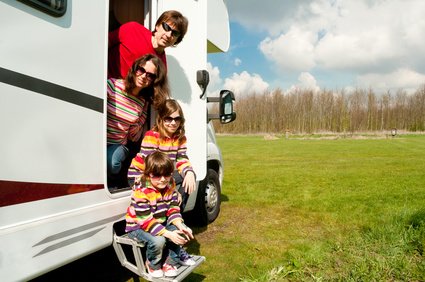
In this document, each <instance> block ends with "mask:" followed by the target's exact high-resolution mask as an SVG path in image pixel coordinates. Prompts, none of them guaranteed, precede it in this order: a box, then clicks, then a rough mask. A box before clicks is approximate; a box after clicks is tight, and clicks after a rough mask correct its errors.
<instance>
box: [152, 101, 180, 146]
mask: <svg viewBox="0 0 425 282" xmlns="http://www.w3.org/2000/svg"><path fill="white" fill-rule="evenodd" d="M175 111H178V112H179V116H180V117H181V121H180V124H179V127H178V128H177V130H176V132H175V133H174V136H177V137H178V140H179V141H180V140H181V139H182V138H183V137H184V136H185V130H184V122H185V118H184V114H183V110H182V108H181V107H180V104H179V103H178V102H177V101H176V100H174V99H168V100H166V101H165V103H164V104H163V105H162V107H161V108H160V109H159V110H158V115H157V116H156V123H155V126H154V127H153V128H152V129H153V130H154V131H157V132H159V135H160V136H161V138H164V137H165V136H166V135H167V131H166V130H165V126H164V119H165V118H166V117H169V116H170V115H172V114H173V113H174V112H175Z"/></svg>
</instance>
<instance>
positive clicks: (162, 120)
mask: <svg viewBox="0 0 425 282" xmlns="http://www.w3.org/2000/svg"><path fill="white" fill-rule="evenodd" d="M184 122H185V119H184V115H183V110H182V108H181V107H180V105H179V103H178V102H177V101H176V100H173V99H168V100H166V101H165V103H164V105H163V106H162V107H161V108H160V109H159V110H158V115H157V117H156V124H155V126H154V127H153V128H152V129H151V130H149V131H147V132H146V134H145V136H144V137H143V140H142V144H141V147H140V152H139V153H138V154H137V155H136V157H135V158H134V159H133V160H132V162H131V165H130V169H129V172H128V178H129V180H130V182H132V181H137V178H139V177H140V175H141V174H142V172H143V171H144V168H145V164H144V159H145V158H146V156H148V155H149V154H151V153H153V152H155V151H161V152H164V153H166V154H167V155H168V156H169V157H170V159H171V160H173V161H174V164H175V167H176V170H177V172H178V173H175V174H174V177H175V178H180V179H176V180H177V182H181V180H182V187H181V189H180V191H179V192H180V194H181V196H182V204H181V208H182V210H183V209H184V206H185V204H186V201H187V198H188V194H191V193H192V192H193V191H194V190H195V188H196V177H195V172H194V171H193V168H192V165H191V163H190V161H189V157H188V156H187V154H186V151H187V147H186V144H187V139H186V135H185V129H184Z"/></svg>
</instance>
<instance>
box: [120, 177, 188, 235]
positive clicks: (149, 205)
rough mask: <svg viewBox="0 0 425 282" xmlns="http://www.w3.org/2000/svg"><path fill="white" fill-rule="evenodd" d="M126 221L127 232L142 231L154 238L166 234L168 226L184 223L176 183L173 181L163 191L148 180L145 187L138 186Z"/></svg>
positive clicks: (134, 191) (132, 197) (133, 193)
mask: <svg viewBox="0 0 425 282" xmlns="http://www.w3.org/2000/svg"><path fill="white" fill-rule="evenodd" d="M125 219H126V223H127V224H126V228H125V231H126V232H130V231H134V230H137V229H142V230H143V231H145V232H149V233H150V234H152V235H153V236H160V235H162V234H164V232H165V231H166V230H165V225H166V224H173V223H174V222H175V221H176V220H180V221H183V219H182V216H181V214H180V208H179V205H178V198H177V192H176V190H175V184H174V181H173V180H171V181H170V184H169V185H168V186H167V187H166V188H164V189H161V190H158V189H156V188H155V187H153V186H152V184H151V183H150V181H149V180H146V183H145V185H144V186H140V185H139V186H136V187H135V189H134V190H133V192H132V195H131V205H130V206H129V207H128V208H127V214H126V216H125Z"/></svg>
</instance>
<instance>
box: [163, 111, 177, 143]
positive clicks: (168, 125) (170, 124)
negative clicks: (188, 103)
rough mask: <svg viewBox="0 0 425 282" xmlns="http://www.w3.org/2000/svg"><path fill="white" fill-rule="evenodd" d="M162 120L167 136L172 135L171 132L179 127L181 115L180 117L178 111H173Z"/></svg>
mask: <svg viewBox="0 0 425 282" xmlns="http://www.w3.org/2000/svg"><path fill="white" fill-rule="evenodd" d="M163 121H164V128H165V131H166V132H167V134H168V137H171V136H173V134H174V133H175V132H176V130H177V129H178V128H179V126H180V123H181V117H180V114H179V111H175V112H174V113H172V114H171V115H169V116H168V117H165V118H164V120H163Z"/></svg>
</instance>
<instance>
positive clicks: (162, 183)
mask: <svg viewBox="0 0 425 282" xmlns="http://www.w3.org/2000/svg"><path fill="white" fill-rule="evenodd" d="M149 177H150V179H151V183H152V186H153V187H155V188H156V189H164V188H165V187H167V185H168V183H170V178H171V175H160V176H159V175H153V174H152V173H151V174H150V175H149Z"/></svg>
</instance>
